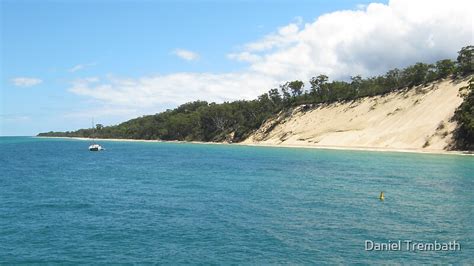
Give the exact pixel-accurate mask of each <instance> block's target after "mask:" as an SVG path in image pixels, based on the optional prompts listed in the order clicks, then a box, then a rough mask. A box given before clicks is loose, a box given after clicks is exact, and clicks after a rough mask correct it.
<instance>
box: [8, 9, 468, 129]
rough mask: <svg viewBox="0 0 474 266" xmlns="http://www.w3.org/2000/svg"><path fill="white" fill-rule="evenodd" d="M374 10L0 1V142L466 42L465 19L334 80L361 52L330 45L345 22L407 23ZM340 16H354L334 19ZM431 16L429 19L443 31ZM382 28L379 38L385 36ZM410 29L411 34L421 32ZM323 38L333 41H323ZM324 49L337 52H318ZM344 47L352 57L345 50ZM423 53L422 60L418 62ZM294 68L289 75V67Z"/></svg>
mask: <svg viewBox="0 0 474 266" xmlns="http://www.w3.org/2000/svg"><path fill="white" fill-rule="evenodd" d="M371 2H373V1H363V0H359V1H352V0H345V1H289V0H288V1H283V0H280V1H184V0H182V1H86V0H84V1H8V0H6V1H5V0H4V1H2V2H1V34H2V36H1V92H0V93H1V94H0V97H1V102H0V104H1V105H0V118H1V120H2V121H1V124H0V134H1V135H35V134H37V133H39V132H44V131H50V130H55V131H56V130H75V129H78V128H83V127H88V126H89V125H90V121H91V119H92V117H94V118H95V120H96V121H98V122H100V123H103V124H106V125H111V124H115V123H118V122H121V121H125V120H127V119H130V118H133V117H136V116H139V115H143V114H152V113H156V112H160V111H163V110H165V109H166V108H173V107H176V106H177V105H178V104H180V103H184V102H186V101H189V100H194V99H197V98H199V99H202V100H210V101H224V100H234V99H240V98H244V99H247V98H252V97H255V96H256V95H258V94H260V93H262V92H264V91H266V90H268V89H270V88H271V87H272V86H274V85H275V84H278V82H283V81H284V80H285V79H291V78H293V77H294V78H295V79H296V78H300V79H304V80H307V78H308V77H309V76H311V75H316V74H319V73H317V72H324V73H328V74H332V75H331V76H332V77H334V78H344V77H347V76H348V75H349V74H366V75H368V74H374V73H377V72H381V71H384V70H386V68H389V67H397V66H403V65H406V64H409V63H414V62H415V61H413V60H434V59H437V58H444V57H454V56H455V52H456V51H457V50H459V48H461V46H462V45H464V44H468V42H469V38H468V37H466V36H467V35H468V34H469V30H467V33H466V29H465V28H463V26H462V25H461V24H463V23H465V21H463V20H462V18H463V15H464V14H461V16H459V17H460V19H459V21H455V23H454V24H455V25H454V26H452V27H451V28H441V29H439V28H430V29H428V31H430V30H431V31H432V33H433V34H431V35H423V38H424V39H422V40H418V39H417V40H415V41H414V42H415V43H413V44H412V45H411V46H410V47H409V49H408V50H407V51H406V52H404V54H407V56H405V57H403V56H402V57H401V58H399V57H396V58H395V57H393V56H391V55H390V53H383V52H381V53H382V54H381V55H380V56H381V57H382V58H383V57H384V56H386V57H387V58H388V59H387V60H385V61H387V63H380V62H379V61H378V60H377V61H376V62H375V63H374V62H370V61H367V62H365V61H364V62H362V63H361V64H357V66H356V65H350V64H348V63H347V62H345V61H344V62H342V61H340V60H339V61H338V62H339V63H338V64H339V65H341V66H342V67H337V68H336V67H335V65H334V64H333V63H331V62H332V61H334V60H332V59H330V58H326V56H324V55H326V54H332V53H333V52H334V55H335V56H336V57H342V55H345V57H348V56H347V54H348V53H349V54H350V57H353V56H354V58H350V60H349V61H350V62H352V61H357V60H358V57H356V56H355V55H357V56H361V57H362V55H364V51H363V50H364V49H363V47H364V46H365V45H364V42H362V43H357V42H356V41H354V40H356V39H357V38H356V37H354V38H351V39H350V41H348V40H345V39H344V38H347V37H344V36H346V35H350V34H340V35H341V37H337V38H339V39H337V38H336V37H335V36H336V35H338V34H337V33H338V32H341V33H342V32H343V30H344V29H345V28H347V27H349V29H350V25H351V24H352V23H351V21H359V22H358V23H361V27H362V28H363V26H364V25H365V24H364V23H365V22H363V21H365V20H367V18H369V19H373V20H374V21H375V22H377V19H380V18H378V17H379V16H378V15H377V13H381V14H382V13H383V12H391V13H390V14H394V15H393V19H394V21H398V20H403V17H404V16H400V15H399V14H400V12H402V13H403V10H402V11H399V10H398V9H403V3H396V4H397V5H398V6H395V5H394V6H390V5H389V3H388V2H387V1H378V3H380V4H370V3H371ZM398 2H402V0H399V1H398ZM461 4H466V5H467V4H468V3H467V2H462V3H461ZM420 8H421V6H420ZM442 8H443V7H442V6H439V10H442ZM342 10H348V11H350V12H349V13H344V12H336V11H342ZM394 10H395V11H394ZM435 11H436V10H433V12H432V13H433V14H431V13H430V14H429V16H427V18H426V19H431V20H435V21H439V22H442V18H441V16H438V15H437V14H440V13H439V12H438V13H436V12H435ZM452 12H462V11H461V9H457V10H452ZM397 14H398V15H397ZM321 16H322V17H321ZM437 16H438V17H437ZM464 16H466V15H464ZM319 18H321V19H319ZM338 18H340V19H338ZM318 19H319V20H318ZM331 21H334V22H331ZM339 23H340V24H341V25H338V24H339ZM391 24H395V23H391ZM328 25H329V26H328ZM331 25H335V26H334V29H331V27H332V26H331ZM410 25H411V24H410ZM413 25H415V24H413ZM416 25H418V24H416ZM468 26H469V25H468ZM387 27H388V28H387V29H383V28H382V30H381V31H383V30H393V29H391V28H390V27H393V26H390V25H387ZM413 27H414V29H413V34H416V32H417V31H418V30H420V31H423V32H426V31H427V29H425V28H423V27H422V28H419V29H418V28H416V27H418V26H413ZM443 27H444V26H443ZM453 27H454V28H455V29H458V28H456V27H459V29H460V30H461V33H459V34H458V35H456V36H454V37H452V38H453V39H454V40H451V41H449V42H447V41H446V40H443V38H442V37H443V36H442V33H443V32H447V31H450V30H453ZM367 28H370V27H369V26H368V24H367ZM459 29H458V31H459ZM331 30H334V33H336V34H333V33H331V35H328V36H325V35H324V34H329V33H330V32H331ZM371 31H372V30H371ZM438 31H439V32H438ZM325 32H326V33H325ZM328 32H329V33H328ZM351 32H353V30H352V31H351ZM371 34H372V35H371ZM373 34H378V35H376V36H377V38H378V36H380V38H381V39H380V42H379V43H377V42H374V43H373V45H374V47H370V45H372V42H371V43H369V47H370V49H371V50H375V51H378V50H377V49H379V47H380V44H381V43H386V42H387V40H388V41H390V37H387V36H385V35H384V34H379V33H377V32H375V33H374V32H371V33H367V34H365V35H363V36H365V37H367V38H371V39H373V36H374V35H373ZM466 34H467V35H466ZM382 35H383V36H382ZM418 35H419V34H418ZM371 36H372V37H371ZM471 36H472V32H471ZM387 38H388V39H387ZM420 38H421V37H420ZM430 38H431V39H430ZM466 38H467V39H466ZM332 39H334V40H332ZM325 40H327V41H325ZM332 42H334V43H336V44H338V45H334V46H331V47H329V46H328V47H326V46H325V45H329V44H330V43H332ZM347 43H350V44H351V45H350V46H348V47H345V46H344V45H345V44H347ZM418 44H419V45H418ZM377 45H378V46H377ZM393 45H396V44H393ZM425 46H426V47H428V48H429V51H428V52H422V53H419V52H418V51H417V49H422V48H424V47H425ZM315 47H319V49H316V48H315ZM392 48H397V47H396V46H395V47H392ZM298 49H301V51H310V50H311V51H310V52H308V53H307V54H305V53H304V52H301V53H300V52H297V50H298ZM381 50H383V49H381ZM292 51H293V54H292ZM295 51H296V52H295ZM317 51H328V52H325V53H324V54H322V53H319V54H318V52H317ZM329 51H332V52H329ZM352 51H354V53H352ZM392 54H393V53H392ZM415 54H416V56H413V55H415ZM295 55H297V56H295ZM392 57H393V58H392ZM413 57H416V58H413ZM293 58H294V61H296V62H298V65H297V67H293V66H292V59H293ZM364 58H365V57H364ZM331 60H332V61H331ZM349 61H348V62H349ZM385 61H384V62H385ZM341 62H342V63H341ZM385 64H387V65H385ZM388 65H390V66H388ZM284 67H288V68H291V69H295V71H294V73H293V72H291V71H287V70H286V69H285V68H284ZM299 67H301V71H299V70H298V68H299ZM305 69H308V71H307V73H306V70H305ZM341 69H342V70H344V71H345V72H344V71H342V70H341ZM296 70H298V71H296ZM309 70H310V71H309ZM352 72H357V73H352ZM289 73H290V74H292V75H291V76H290V75H289Z"/></svg>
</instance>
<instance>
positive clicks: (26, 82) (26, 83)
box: [11, 77, 43, 87]
mask: <svg viewBox="0 0 474 266" xmlns="http://www.w3.org/2000/svg"><path fill="white" fill-rule="evenodd" d="M11 82H12V83H13V85H15V86H17V87H32V86H35V85H38V84H40V83H41V82H43V81H42V80H41V79H38V78H30V77H17V78H13V79H12V80H11Z"/></svg>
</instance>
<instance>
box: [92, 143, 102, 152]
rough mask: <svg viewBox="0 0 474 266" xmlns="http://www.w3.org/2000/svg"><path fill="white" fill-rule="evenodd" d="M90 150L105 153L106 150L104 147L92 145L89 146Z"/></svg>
mask: <svg viewBox="0 0 474 266" xmlns="http://www.w3.org/2000/svg"><path fill="white" fill-rule="evenodd" d="M89 150H90V151H103V150H105V149H104V148H102V146H100V145H99V144H92V145H90V146H89Z"/></svg>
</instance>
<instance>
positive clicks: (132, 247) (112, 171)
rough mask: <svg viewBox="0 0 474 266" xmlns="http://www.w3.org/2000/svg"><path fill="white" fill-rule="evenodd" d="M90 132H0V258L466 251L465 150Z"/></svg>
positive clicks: (391, 255)
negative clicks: (403, 245) (113, 136)
mask: <svg viewBox="0 0 474 266" xmlns="http://www.w3.org/2000/svg"><path fill="white" fill-rule="evenodd" d="M88 144H89V143H88V142H87V141H79V140H66V139H39V138H28V137H1V138H0V203H1V204H0V243H1V245H0V263H32V262H71V263H80V262H100V263H117V262H123V263H127V262H136V263H139V262H163V263H206V264H208V263H218V264H228V263H249V262H252V263H258V264H260V263H316V262H323V263H342V262H351V263H377V264H380V263H390V262H401V263H411V264H418V263H432V262H442V263H469V262H472V261H473V258H474V247H473V245H474V241H473V240H474V230H473V225H472V221H473V220H474V215H473V208H472V206H473V203H474V193H473V192H472V191H473V189H474V179H473V178H474V175H473V173H474V157H472V156H457V155H429V154H407V153H389V152H364V151H336V150H315V149H291V148H270V147H245V146H232V145H202V144H181V143H142V142H108V141H103V142H101V144H103V146H105V148H106V149H107V150H106V151H104V152H89V151H88V150H87V147H88ZM380 191H385V201H383V202H381V201H380V200H378V195H379V193H380ZM365 240H373V241H380V242H386V241H389V240H392V241H396V240H413V241H417V242H433V241H435V240H436V241H438V242H449V241H453V240H456V241H458V242H459V243H460V244H461V251H449V252H447V251H417V252H413V251H371V252H369V251H365V250H364V243H365Z"/></svg>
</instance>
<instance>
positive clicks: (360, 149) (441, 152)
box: [35, 137, 474, 156]
mask: <svg viewBox="0 0 474 266" xmlns="http://www.w3.org/2000/svg"><path fill="white" fill-rule="evenodd" d="M35 138H59V139H74V140H83V141H91V140H92V139H90V138H80V137H35ZM94 140H95V141H119V142H152V143H153V142H155V143H160V142H162V143H182V144H187V143H192V144H203V145H232V146H236V145H238V146H251V147H273V148H299V149H323V150H324V149H326V150H353V151H372V152H401V153H423V154H444V155H470V156H474V153H472V152H469V151H445V150H427V149H394V148H378V147H355V146H329V145H326V146H325V145H303V144H301V145H297V144H294V145H290V144H267V143H244V142H242V143H226V142H204V141H178V140H172V141H166V140H147V139H94Z"/></svg>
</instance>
